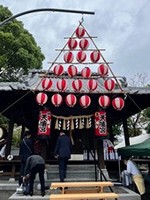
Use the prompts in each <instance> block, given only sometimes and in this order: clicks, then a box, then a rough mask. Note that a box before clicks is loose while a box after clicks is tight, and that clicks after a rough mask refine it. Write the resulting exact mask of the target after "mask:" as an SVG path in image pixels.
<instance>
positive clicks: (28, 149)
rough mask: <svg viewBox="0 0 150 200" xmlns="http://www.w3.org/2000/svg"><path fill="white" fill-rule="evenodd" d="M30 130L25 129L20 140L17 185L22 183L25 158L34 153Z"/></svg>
mask: <svg viewBox="0 0 150 200" xmlns="http://www.w3.org/2000/svg"><path fill="white" fill-rule="evenodd" d="M31 136H32V135H31V132H30V131H25V133H24V138H23V139H22V141H21V142H20V152H19V156H20V160H21V164H20V174H19V185H21V184H22V178H23V175H24V168H25V164H26V160H27V158H28V157H29V156H31V155H33V153H34V147H33V140H32V138H31Z"/></svg>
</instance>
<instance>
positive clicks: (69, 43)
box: [68, 38, 78, 50]
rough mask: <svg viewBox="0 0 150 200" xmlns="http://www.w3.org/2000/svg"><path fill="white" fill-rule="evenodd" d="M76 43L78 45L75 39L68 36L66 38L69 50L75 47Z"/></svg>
mask: <svg viewBox="0 0 150 200" xmlns="http://www.w3.org/2000/svg"><path fill="white" fill-rule="evenodd" d="M77 45H78V43H77V41H76V40H75V39H73V38H70V39H69V40H68V47H69V49H70V50H74V49H75V48H76V47H77Z"/></svg>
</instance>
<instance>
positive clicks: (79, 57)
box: [76, 51, 86, 63]
mask: <svg viewBox="0 0 150 200" xmlns="http://www.w3.org/2000/svg"><path fill="white" fill-rule="evenodd" d="M76 59H77V61H78V62H79V63H82V62H84V61H85V59H86V53H85V52H84V51H79V52H78V53H77V56H76Z"/></svg>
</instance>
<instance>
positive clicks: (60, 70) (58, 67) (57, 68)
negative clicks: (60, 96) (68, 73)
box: [53, 65, 64, 76]
mask: <svg viewBox="0 0 150 200" xmlns="http://www.w3.org/2000/svg"><path fill="white" fill-rule="evenodd" d="M53 71H54V74H55V75H57V76H61V75H62V74H63V73H64V67H63V66H62V65H55V67H54V70H53Z"/></svg>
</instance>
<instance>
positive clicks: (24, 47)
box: [0, 5, 44, 81]
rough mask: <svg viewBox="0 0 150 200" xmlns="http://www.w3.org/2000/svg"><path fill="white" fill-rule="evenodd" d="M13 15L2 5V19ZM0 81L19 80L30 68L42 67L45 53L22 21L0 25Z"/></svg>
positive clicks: (0, 17) (0, 8)
mask: <svg viewBox="0 0 150 200" xmlns="http://www.w3.org/2000/svg"><path fill="white" fill-rule="evenodd" d="M11 16H12V13H11V12H10V11H9V10H8V8H7V7H3V6H1V5H0V21H4V20H5V19H7V18H9V17H11ZM0 41H1V42H0V73H1V78H0V81H17V80H18V78H19V77H20V76H21V75H22V74H28V71H29V70H30V69H41V68H42V61H43V60H44V55H43V54H42V52H41V48H40V47H39V46H37V43H36V41H35V39H34V38H33V36H32V35H31V34H30V33H29V32H28V31H27V30H25V29H24V26H23V24H22V22H20V21H17V20H13V21H11V22H9V23H7V24H5V25H4V26H2V27H0Z"/></svg>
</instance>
